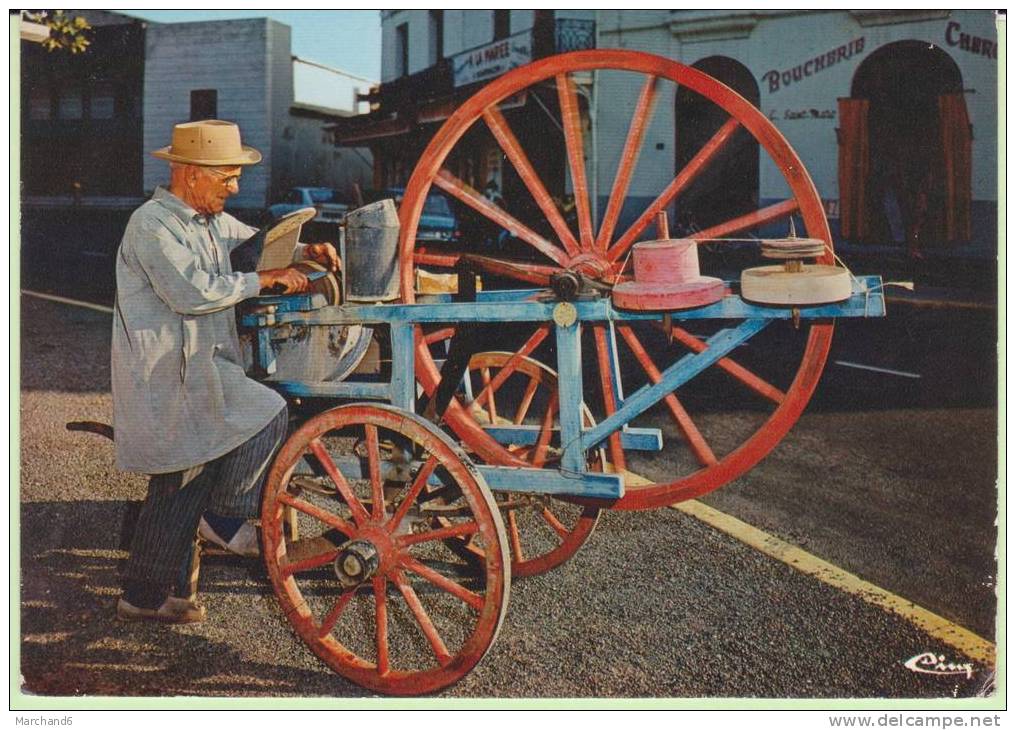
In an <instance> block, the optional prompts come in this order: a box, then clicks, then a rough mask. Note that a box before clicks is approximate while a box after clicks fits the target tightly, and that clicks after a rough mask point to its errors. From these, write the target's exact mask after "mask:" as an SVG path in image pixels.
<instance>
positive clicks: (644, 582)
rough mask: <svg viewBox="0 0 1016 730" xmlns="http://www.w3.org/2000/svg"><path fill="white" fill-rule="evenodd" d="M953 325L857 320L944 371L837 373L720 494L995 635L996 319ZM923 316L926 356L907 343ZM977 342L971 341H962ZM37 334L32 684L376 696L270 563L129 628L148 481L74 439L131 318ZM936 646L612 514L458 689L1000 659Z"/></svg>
mask: <svg viewBox="0 0 1016 730" xmlns="http://www.w3.org/2000/svg"><path fill="white" fill-rule="evenodd" d="M944 316H945V319H937V318H934V317H932V316H931V315H927V319H925V317H926V315H924V314H919V315H918V314H913V313H911V314H910V315H907V316H906V317H903V316H902V315H901V316H899V317H897V318H896V320H895V321H896V322H897V323H898V325H896V326H895V328H894V326H893V325H890V324H887V323H865V324H873V326H874V327H876V328H878V327H885V328H886V329H885V330H884V331H882V332H881V333H879V332H877V331H876V332H875V334H871V332H872V330H869V331H868V334H865V335H864V336H859V335H858V336H854V335H853V334H852V333H851V332H850V331H849V329H848V328H843V329H847V330H848V331H847V332H844V333H842V334H843V335H844V336H843V337H841V338H840V339H839V340H838V342H837V348H839V349H837V351H836V352H834V357H833V359H843V360H850V361H860V362H868V363H871V364H880V365H882V366H884V367H890V368H892V367H894V366H895V367H896V368H897V369H899V370H908V369H909V370H910V371H914V369H915V368H919V369H922V370H923V372H922V374H923V375H924V377H922V378H921V379H920V380H916V379H905V378H902V379H901V378H898V377H897V378H892V377H891V376H886V375H880V376H878V377H876V375H877V374H875V373H866V372H863V371H857V370H854V369H848V368H845V367H841V366H833V365H831V366H830V367H829V369H828V370H827V373H826V376H825V378H824V380H823V384H822V386H821V390H820V392H819V394H818V396H817V399H816V400H815V402H814V403H813V405H812V407H811V408H810V409H809V411H808V413H807V414H806V415H805V416H804V417H803V418H802V419H801V421H800V422H799V423H798V424H797V426H795V429H794V430H793V431H792V432H791V435H790V437H789V438H788V439H786V440H785V441H784V442H783V444H781V445H780V446H779V447H778V448H777V449H776V451H775V452H774V453H773V454H772V455H771V456H770V457H769V458H768V459H767V460H766V461H764V462H763V463H762V464H761V465H760V466H759V467H758V468H756V469H755V470H754V471H752V472H751V473H750V474H749V475H747V476H746V477H744V478H742V479H740V480H738V481H737V482H735V483H733V484H731V485H728V486H727V487H725V488H724V489H723V490H720V491H719V492H717V493H715V494H714V495H713V496H711V497H710V498H709V500H708V501H709V502H710V503H711V504H713V505H714V506H717V507H719V508H721V509H723V510H725V511H729V512H732V513H733V514H736V515H738V516H741V517H743V518H744V519H745V520H746V521H748V522H750V523H752V524H755V525H757V526H759V527H762V528H764V529H767V530H769V531H772V532H773V533H775V534H777V535H780V536H782V537H784V538H786V539H788V540H790V541H791V542H794V543H796V544H799V545H802V546H804V547H805V548H807V549H808V550H810V551H812V552H815V553H816V554H818V555H820V556H821V557H823V558H826V559H828V560H831V561H833V562H835V563H837V564H839V565H841V566H843V567H844V568H846V569H848V570H852V571H854V572H857V573H859V574H861V575H862V576H863V577H866V578H868V579H869V580H871V581H872V582H874V583H876V584H878V585H881V586H883V587H885V588H887V589H890V590H893V591H895V592H897V593H900V594H901V595H903V596H905V597H907V598H910V599H912V600H915V601H916V602H918V603H920V604H922V605H925V606H926V607H928V608H930V609H932V610H935V611H937V612H939V613H941V614H943V615H945V616H947V617H949V618H952V619H955V620H957V621H958V623H960V624H961V625H964V626H966V627H968V628H970V629H972V630H975V631H977V632H978V633H980V634H981V635H982V636H985V637H988V638H991V636H992V635H993V617H994V610H995V609H994V596H993V585H994V573H995V571H994V564H993V546H994V528H993V521H994V499H995V497H994V473H995V470H996V467H995V465H994V464H995V462H994V459H995V448H994V443H995V438H994V434H995V419H996V412H995V408H994V399H993V396H992V391H991V388H990V387H988V386H986V385H985V383H987V382H988V381H990V379H991V373H992V372H993V371H992V368H993V364H992V363H993V359H992V358H990V357H989V358H988V359H987V360H985V359H984V357H983V356H984V354H985V352H988V353H990V350H991V343H992V342H993V340H992V338H991V335H990V332H991V329H990V328H991V326H992V325H991V322H990V321H986V320H984V319H983V318H985V317H987V318H988V320H990V315H985V314H976V313H974V314H969V316H972V317H974V319H973V320H971V319H969V318H968V319H962V320H953V319H950V317H952V316H954V315H944ZM978 317H980V318H981V319H978ZM908 327H915V328H917V329H915V330H914V331H913V332H912V333H911V339H910V340H908V342H910V345H911V350H910V352H909V353H908V354H905V355H900V354H898V353H899V352H900V348H899V347H898V346H897V347H895V349H891V350H890V348H889V345H891V344H893V343H896V344H897V345H898V341H899V334H900V332H901V330H900V328H902V332H903V333H904V334H906V331H907V328H908ZM955 332H962V333H963V340H962V341H961V342H958V343H956V342H955V341H954V343H953V346H952V347H949V348H946V349H944V350H943V349H942V348H941V347H940V346H941V344H942V343H943V342H947V341H948V340H950V339H952V338H954V337H955V335H954V334H953V333H955ZM985 338H987V341H986V342H987V344H986V342H985ZM21 345H22V400H21V444H22V453H21V463H22V476H21V485H20V486H21V502H22V512H21V571H22V576H21V599H22V611H21V628H22V643H21V669H22V675H23V677H24V682H25V689H26V691H30V692H34V693H39V694H45V695H63V696H66V695H93V696H94V695H164V696H175V695H182V694H193V695H213V696H319V695H321V696H339V697H342V696H364V692H363V691H362V690H360V689H359V688H357V687H355V686H352V685H350V684H348V683H346V682H345V681H344V680H342V679H341V678H339V677H337V676H336V675H334V674H332V673H331V672H330V671H329V670H327V669H326V668H324V667H323V666H322V665H321V664H320V663H319V662H318V661H317V660H316V659H315V658H314V657H313V656H312V655H311V654H310V652H309V651H307V650H306V649H305V648H304V647H303V645H302V644H301V643H299V642H298V641H297V640H296V639H295V638H294V636H293V634H292V633H291V632H290V630H289V628H288V625H287V624H286V623H285V621H284V619H283V618H282V616H281V614H280V612H279V609H278V604H277V602H276V601H275V598H274V596H273V595H272V593H271V589H270V587H269V584H268V581H267V579H266V575H265V571H264V568H263V567H262V566H261V564H260V563H258V562H256V561H251V560H243V559H239V558H230V557H219V558H212V559H209V560H207V561H206V564H205V566H204V568H203V573H202V595H203V600H204V602H205V603H206V605H207V606H208V609H209V614H210V616H209V620H208V621H207V622H205V623H204V624H201V625H197V626H189V627H160V626H145V625H124V624H120V623H118V622H116V621H115V620H114V619H113V614H112V605H113V601H114V598H115V596H116V595H117V588H116V585H117V580H116V576H117V570H118V568H119V566H120V564H121V563H122V561H123V559H124V557H125V555H126V553H125V551H124V546H125V535H126V534H127V532H128V531H129V526H130V524H131V520H132V515H133V510H134V509H136V503H137V501H138V500H140V499H141V498H142V496H143V493H144V481H143V480H142V479H141V478H138V477H135V476H130V475H122V474H118V473H116V472H115V471H114V470H113V469H112V451H111V449H110V447H109V444H108V443H107V442H105V441H102V440H99V439H97V437H94V436H89V435H80V434H68V433H66V432H65V431H64V430H63V424H64V422H65V421H67V420H71V419H76V418H91V419H95V420H105V421H108V420H109V417H110V412H111V404H110V397H109V392H108V389H109V372H108V365H107V358H108V347H109V316H108V315H105V314H103V313H100V312H94V311H89V310H84V309H79V308H74V307H68V306H65V305H59V304H54V303H50V302H43V301H39V300H37V299H33V298H30V297H23V298H22V336H21ZM928 352H930V353H933V354H935V356H936V357H935V359H934V360H933V361H932V360H927V361H925V360H923V359H922V358H925V357H926V355H927V354H928ZM877 356H881V357H883V358H885V360H884V361H882V362H877V361H875V360H872V359H867V360H864V359H863V358H873V357H877ZM907 357H909V358H912V360H913V361H909V360H906V358H907ZM894 358H896V359H894ZM888 360H891V362H889V361H888ZM932 362H933V364H929V363H932ZM911 381H912V382H911ZM890 396H892V397H893V398H894V400H890ZM925 651H934V652H938V653H941V654H943V655H947V656H949V657H956V658H957V659H959V658H960V657H959V655H957V653H956V651H955V650H953V649H951V648H949V647H947V646H945V645H944V644H942V643H941V642H939V641H937V640H935V639H932V638H931V637H929V636H928V635H926V634H924V633H922V632H921V631H919V630H918V629H916V628H915V627H913V626H912V625H911V624H909V623H907V622H906V621H904V620H903V619H901V618H898V617H896V616H894V615H891V614H888V613H886V612H884V611H882V610H880V609H877V608H874V607H872V606H870V605H869V604H867V603H865V602H864V601H863V600H861V599H860V598H858V597H855V596H852V595H848V594H845V593H842V592H840V591H838V590H836V589H834V588H831V587H829V586H827V585H825V584H822V583H819V582H817V581H815V580H814V579H812V578H809V577H807V576H804V575H802V574H801V573H798V572H797V571H795V570H793V569H792V568H790V567H788V566H786V565H784V564H782V563H779V562H777V561H774V560H772V559H770V558H768V557H765V556H762V555H760V554H758V553H756V552H754V551H753V550H751V549H750V548H748V547H746V546H745V545H743V544H742V543H740V542H738V541H736V540H734V539H732V538H730V537H728V536H726V535H724V534H722V533H718V532H716V531H714V530H713V529H712V528H709V527H707V526H705V525H703V524H701V523H699V522H697V521H696V520H694V519H692V518H690V517H688V516H686V515H683V514H680V513H678V512H675V511H672V510H657V511H653V512H645V513H607V514H606V515H605V516H604V517H603V519H602V520H601V522H600V526H599V527H598V528H597V531H596V532H595V533H594V535H593V536H592V538H591V539H590V541H589V543H587V545H586V546H584V547H583V549H582V550H581V551H580V552H579V553H578V554H577V555H576V556H575V557H574V558H573V559H572V560H571V561H569V562H568V563H566V564H565V565H564V566H562V567H561V568H560V569H559V570H557V571H555V572H553V573H551V574H548V575H545V576H541V577H537V578H532V579H527V580H518V581H516V582H515V583H514V584H513V586H512V601H511V605H510V608H509V613H508V617H507V619H506V622H505V625H504V627H503V629H502V632H501V635H500V637H499V639H498V641H497V643H496V644H495V646H494V648H493V650H492V651H491V653H490V654H489V655H488V657H487V658H486V659H485V660H484V662H483V663H482V664H481V665H480V666H479V667H478V668H477V669H476V670H475V671H474V672H473V673H472V674H470V675H469V676H468V677H466V678H465V679H464V680H463V681H462V682H461V683H459V684H458V685H456V686H455V687H453V688H451V689H450V690H448V691H447V692H446V695H447V696H451V697H488V696H489V697H544V696H554V697H562V696H568V697H633V696H634V697H643V696H654V697H704V696H722V697H738V696H741V697H756V696H761V697H845V696H851V697H952V696H967V695H970V694H973V693H974V692H976V691H977V689H978V688H979V687H980V686H981V684H982V682H983V681H984V678H985V668H984V667H980V666H978V667H976V670H975V676H974V677H973V678H971V679H967V678H965V677H959V678H957V677H935V676H930V675H919V674H914V673H912V672H910V671H908V670H906V669H905V668H904V667H903V666H902V662H904V661H905V660H906V659H908V658H910V657H912V656H914V655H916V654H918V653H921V652H925Z"/></svg>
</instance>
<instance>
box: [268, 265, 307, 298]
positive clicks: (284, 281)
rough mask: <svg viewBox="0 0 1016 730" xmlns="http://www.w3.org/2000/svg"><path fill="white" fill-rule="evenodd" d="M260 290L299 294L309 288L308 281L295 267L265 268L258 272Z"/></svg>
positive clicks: (271, 292) (272, 292)
mask: <svg viewBox="0 0 1016 730" xmlns="http://www.w3.org/2000/svg"><path fill="white" fill-rule="evenodd" d="M258 281H259V282H260V283H261V290H262V291H267V292H268V293H270V294H299V293H300V292H305V291H307V290H308V289H310V282H309V281H308V280H307V277H306V276H305V275H304V274H303V272H301V271H297V270H296V269H267V270H265V271H259V272H258Z"/></svg>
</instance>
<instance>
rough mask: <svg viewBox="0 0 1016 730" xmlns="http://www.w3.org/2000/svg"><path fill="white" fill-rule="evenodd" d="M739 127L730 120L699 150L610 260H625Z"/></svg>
mask: <svg viewBox="0 0 1016 730" xmlns="http://www.w3.org/2000/svg"><path fill="white" fill-rule="evenodd" d="M740 126H741V125H740V123H739V122H738V121H737V120H736V119H734V118H733V117H732V118H730V119H728V120H727V121H726V122H725V123H724V124H723V126H722V127H720V128H719V130H718V131H717V132H716V134H714V135H713V136H712V137H711V138H710V140H709V141H708V142H706V143H705V145H704V146H703V147H702V149H700V150H699V151H698V152H697V153H696V154H695V156H694V157H693V158H692V159H691V161H689V162H688V164H687V165H685V166H684V169H682V170H681V171H680V172H679V173H677V176H676V177H675V178H674V179H673V180H672V181H671V182H670V184H669V185H667V187H666V188H665V189H664V190H663V192H662V193H660V194H659V196H658V197H657V198H656V200H654V201H653V202H652V203H651V204H650V206H649V207H648V208H646V209H645V211H643V213H642V215H640V216H639V217H638V218H637V219H636V221H635V222H634V223H632V225H631V227H630V228H629V229H628V230H627V231H625V233H624V235H622V236H621V237H620V238H619V239H618V240H617V243H615V244H614V245H613V246H611V247H610V249H609V250H608V251H607V258H609V259H610V260H611V261H617V260H618V259H619V258H621V257H622V256H624V255H625V254H626V253H627V252H628V249H629V248H631V246H632V244H633V243H635V239H637V238H638V237H639V235H640V234H641V233H642V231H644V230H645V229H646V226H648V225H649V224H650V223H652V222H654V221H655V220H656V216H657V215H658V214H659V213H660V211H662V210H663V209H665V208H666V207H667V206H668V205H670V203H671V201H672V200H673V199H674V198H676V197H677V195H678V194H679V193H680V192H681V191H682V190H684V189H685V188H687V187H688V186H689V185H690V184H691V183H692V181H693V180H694V179H695V178H696V177H698V175H699V173H701V172H702V171H703V170H704V169H705V168H706V166H707V165H708V164H709V163H710V162H711V161H712V160H713V159H714V158H715V157H716V155H717V154H718V153H719V152H720V150H722V149H723V147H724V146H725V145H726V144H727V143H728V142H729V141H730V139H731V137H732V136H733V135H734V132H736V131H737V130H738V128H739V127H740Z"/></svg>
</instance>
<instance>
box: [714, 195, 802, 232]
mask: <svg viewBox="0 0 1016 730" xmlns="http://www.w3.org/2000/svg"><path fill="white" fill-rule="evenodd" d="M799 208H800V204H799V203H798V202H797V201H796V200H794V199H793V198H791V199H790V200H784V201H783V202H781V203H774V204H773V205H769V206H766V207H765V208H759V209H758V210H756V211H754V212H752V213H747V214H745V215H742V216H738V217H737V218H733V219H731V220H729V221H726V222H724V223H720V224H718V225H715V226H712V227H711V228H706V229H705V230H703V231H699V232H698V233H696V234H695V240H696V241H708V239H710V238H724V237H726V236H732V235H734V234H735V233H742V232H743V231H750V230H751V229H752V228H757V227H759V226H764V225H766V224H767V223H772V222H773V221H776V220H779V219H780V218H786V217H787V216H789V215H792V214H793V213H795V212H797V210H798V209H799Z"/></svg>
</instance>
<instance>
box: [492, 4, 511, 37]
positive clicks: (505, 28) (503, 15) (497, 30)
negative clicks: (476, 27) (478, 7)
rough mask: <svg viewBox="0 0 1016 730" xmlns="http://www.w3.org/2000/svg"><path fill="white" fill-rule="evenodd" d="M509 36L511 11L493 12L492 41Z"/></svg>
mask: <svg viewBox="0 0 1016 730" xmlns="http://www.w3.org/2000/svg"><path fill="white" fill-rule="evenodd" d="M509 35H511V11H510V10H495V11H494V40H496V41H497V40H500V39H502V38H507V37H508V36H509Z"/></svg>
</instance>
